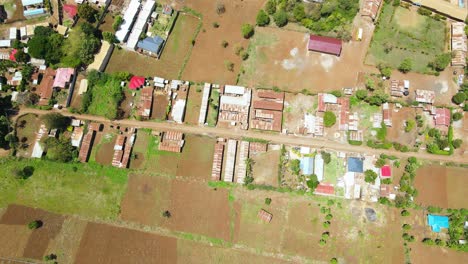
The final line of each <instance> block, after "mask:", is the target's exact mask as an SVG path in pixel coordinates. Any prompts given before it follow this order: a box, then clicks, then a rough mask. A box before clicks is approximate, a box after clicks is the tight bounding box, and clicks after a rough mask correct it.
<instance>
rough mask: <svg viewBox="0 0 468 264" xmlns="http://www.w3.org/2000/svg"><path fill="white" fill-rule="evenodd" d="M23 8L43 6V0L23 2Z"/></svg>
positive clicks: (22, 0)
mask: <svg viewBox="0 0 468 264" xmlns="http://www.w3.org/2000/svg"><path fill="white" fill-rule="evenodd" d="M21 4H22V5H23V6H29V5H38V4H42V0H21Z"/></svg>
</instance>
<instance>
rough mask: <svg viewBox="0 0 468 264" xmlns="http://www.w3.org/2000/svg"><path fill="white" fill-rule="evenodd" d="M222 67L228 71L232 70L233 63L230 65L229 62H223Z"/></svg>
mask: <svg viewBox="0 0 468 264" xmlns="http://www.w3.org/2000/svg"><path fill="white" fill-rule="evenodd" d="M224 66H225V67H226V69H227V70H228V71H233V70H234V63H232V62H231V61H224Z"/></svg>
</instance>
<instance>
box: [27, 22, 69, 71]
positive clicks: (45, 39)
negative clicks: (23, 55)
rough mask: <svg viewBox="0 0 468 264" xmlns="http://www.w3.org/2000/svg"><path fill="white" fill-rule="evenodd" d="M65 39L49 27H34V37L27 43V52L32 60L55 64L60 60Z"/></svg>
mask: <svg viewBox="0 0 468 264" xmlns="http://www.w3.org/2000/svg"><path fill="white" fill-rule="evenodd" d="M64 41H65V39H64V37H63V36H62V35H60V34H59V33H57V32H55V31H54V30H53V29H52V28H50V27H42V26H39V27H36V28H35V29H34V36H33V37H32V38H31V39H30V40H29V41H28V52H29V54H30V55H31V56H32V57H33V58H37V59H44V60H46V62H47V63H50V64H57V63H59V62H60V59H61V58H62V55H63V51H62V47H63V43H64Z"/></svg>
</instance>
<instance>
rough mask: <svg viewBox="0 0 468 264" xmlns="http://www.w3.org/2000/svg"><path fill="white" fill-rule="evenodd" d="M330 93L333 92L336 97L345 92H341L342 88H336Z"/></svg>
mask: <svg viewBox="0 0 468 264" xmlns="http://www.w3.org/2000/svg"><path fill="white" fill-rule="evenodd" d="M330 93H331V94H333V95H334V96H336V97H341V96H343V93H342V92H341V90H334V91H331V92H330Z"/></svg>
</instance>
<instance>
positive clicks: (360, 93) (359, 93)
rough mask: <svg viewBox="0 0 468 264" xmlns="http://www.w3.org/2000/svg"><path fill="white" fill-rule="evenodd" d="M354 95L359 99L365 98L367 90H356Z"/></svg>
mask: <svg viewBox="0 0 468 264" xmlns="http://www.w3.org/2000/svg"><path fill="white" fill-rule="evenodd" d="M356 97H357V98H358V99H359V100H364V99H366V98H367V91H366V90H357V92H356Z"/></svg>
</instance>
